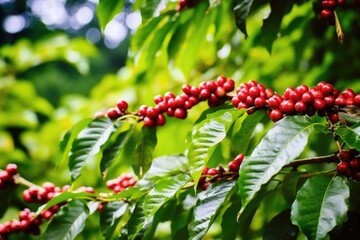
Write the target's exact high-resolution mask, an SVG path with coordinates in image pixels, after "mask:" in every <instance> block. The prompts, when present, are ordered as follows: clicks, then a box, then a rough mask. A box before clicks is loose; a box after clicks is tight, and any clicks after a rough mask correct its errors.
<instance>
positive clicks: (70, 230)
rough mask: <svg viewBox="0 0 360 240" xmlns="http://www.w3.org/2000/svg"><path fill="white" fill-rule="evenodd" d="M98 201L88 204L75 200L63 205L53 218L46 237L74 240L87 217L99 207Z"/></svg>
mask: <svg viewBox="0 0 360 240" xmlns="http://www.w3.org/2000/svg"><path fill="white" fill-rule="evenodd" d="M97 205H98V203H97V202H90V203H89V204H88V205H86V204H85V203H84V202H82V201H80V200H73V201H71V202H69V203H68V204H67V205H66V206H65V207H63V208H62V209H61V210H60V212H59V213H58V214H57V215H56V216H55V217H54V218H53V219H52V221H51V222H50V224H49V225H48V227H47V228H46V231H45V232H44V236H43V238H44V239H52V240H58V239H59V240H72V239H75V237H76V236H77V235H78V234H79V233H81V232H82V230H83V229H84V226H85V220H86V218H87V217H88V216H89V215H90V214H92V213H93V212H94V211H95V210H96V209H97Z"/></svg>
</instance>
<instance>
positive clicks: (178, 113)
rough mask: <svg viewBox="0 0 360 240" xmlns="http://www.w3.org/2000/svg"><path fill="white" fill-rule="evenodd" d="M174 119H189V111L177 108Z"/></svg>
mask: <svg viewBox="0 0 360 240" xmlns="http://www.w3.org/2000/svg"><path fill="white" fill-rule="evenodd" d="M174 117H176V118H179V119H185V118H186V117H187V111H186V110H184V109H183V108H177V109H175V111H174Z"/></svg>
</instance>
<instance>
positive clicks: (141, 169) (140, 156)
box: [132, 126, 157, 176]
mask: <svg viewBox="0 0 360 240" xmlns="http://www.w3.org/2000/svg"><path fill="white" fill-rule="evenodd" d="M156 143H157V138H156V128H150V127H145V126H144V127H143V128H142V129H141V136H140V138H139V139H138V142H137V144H136V147H135V156H134V159H133V161H132V165H133V169H134V172H135V174H136V175H138V176H143V175H144V174H145V173H146V172H147V170H148V169H149V168H150V165H151V162H152V159H153V157H152V154H153V151H154V149H155V146H156Z"/></svg>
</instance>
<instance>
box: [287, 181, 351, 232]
mask: <svg viewBox="0 0 360 240" xmlns="http://www.w3.org/2000/svg"><path fill="white" fill-rule="evenodd" d="M349 195H350V191H349V187H348V185H347V184H346V182H345V181H344V179H343V178H341V177H329V176H325V175H318V176H315V177H312V178H310V179H309V180H308V181H307V182H306V183H305V184H304V185H303V186H302V187H301V188H300V190H299V191H298V194H297V196H296V200H295V202H294V204H293V205H292V207H291V220H292V222H293V223H294V224H296V225H297V226H299V227H300V230H301V231H302V232H303V233H305V234H306V236H307V237H308V238H309V239H323V238H325V237H326V236H327V234H328V233H329V232H330V231H331V230H332V229H333V228H334V227H335V226H338V225H340V224H342V223H344V222H345V221H346V219H347V211H348V200H349Z"/></svg>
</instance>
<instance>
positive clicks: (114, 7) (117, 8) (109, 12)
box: [96, 0, 125, 31]
mask: <svg viewBox="0 0 360 240" xmlns="http://www.w3.org/2000/svg"><path fill="white" fill-rule="evenodd" d="M124 2H125V1H124V0H116V1H114V0H99V5H98V6H97V8H96V15H97V17H98V19H99V22H100V26H101V29H102V30H103V31H104V30H105V27H106V25H107V24H108V23H109V22H110V21H111V20H112V19H113V18H114V17H115V15H116V14H118V13H120V12H121V10H122V8H123V6H124Z"/></svg>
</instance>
